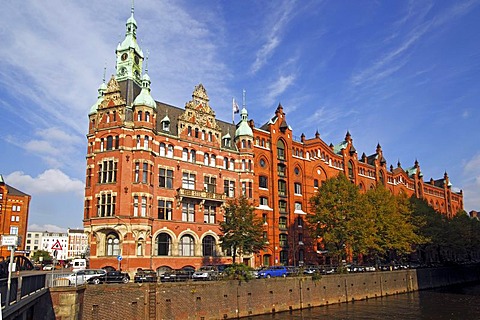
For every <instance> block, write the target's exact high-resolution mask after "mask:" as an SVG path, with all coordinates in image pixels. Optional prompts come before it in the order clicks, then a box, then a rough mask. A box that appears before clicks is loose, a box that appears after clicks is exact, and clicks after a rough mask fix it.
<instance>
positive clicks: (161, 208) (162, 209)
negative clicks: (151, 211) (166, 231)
mask: <svg viewBox="0 0 480 320" xmlns="http://www.w3.org/2000/svg"><path fill="white" fill-rule="evenodd" d="M172 211H173V202H172V201H168V200H158V219H162V220H172Z"/></svg>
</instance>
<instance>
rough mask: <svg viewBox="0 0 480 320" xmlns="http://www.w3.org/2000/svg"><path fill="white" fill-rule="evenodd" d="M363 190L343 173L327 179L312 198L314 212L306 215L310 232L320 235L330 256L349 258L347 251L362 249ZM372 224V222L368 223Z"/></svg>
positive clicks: (363, 230) (364, 230) (316, 235)
mask: <svg viewBox="0 0 480 320" xmlns="http://www.w3.org/2000/svg"><path fill="white" fill-rule="evenodd" d="M359 198H360V193H359V190H358V188H357V187H356V186H355V185H354V184H352V183H351V182H350V181H349V180H348V179H347V178H346V177H345V176H344V175H343V174H339V175H338V176H336V177H334V178H331V179H327V180H326V181H325V182H324V183H323V184H322V186H321V187H320V188H319V189H318V192H316V194H315V195H314V196H313V197H312V198H311V199H310V205H311V208H312V211H313V214H311V215H308V216H307V221H308V223H309V228H310V232H311V233H312V235H313V236H315V237H317V238H320V239H321V241H322V242H323V244H324V247H325V249H326V250H327V251H328V253H327V254H328V255H329V256H331V257H336V258H337V259H338V260H340V258H346V256H347V250H349V249H351V250H356V251H363V249H364V245H363V244H362V242H361V241H364V240H365V238H364V235H365V234H366V233H367V232H366V230H367V229H368V228H364V226H363V225H362V221H366V220H368V219H364V217H362V216H361V215H362V211H361V210H360V205H359V204H360V199H359ZM368 226H369V227H370V226H371V225H370V224H368Z"/></svg>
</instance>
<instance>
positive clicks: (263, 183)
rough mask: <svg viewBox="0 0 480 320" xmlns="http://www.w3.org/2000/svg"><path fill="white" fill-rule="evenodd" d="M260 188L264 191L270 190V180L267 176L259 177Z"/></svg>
mask: <svg viewBox="0 0 480 320" xmlns="http://www.w3.org/2000/svg"><path fill="white" fill-rule="evenodd" d="M258 186H259V187H260V188H263V189H268V178H267V177H266V176H259V177H258Z"/></svg>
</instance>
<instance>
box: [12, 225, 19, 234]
mask: <svg viewBox="0 0 480 320" xmlns="http://www.w3.org/2000/svg"><path fill="white" fill-rule="evenodd" d="M10 234H18V227H10Z"/></svg>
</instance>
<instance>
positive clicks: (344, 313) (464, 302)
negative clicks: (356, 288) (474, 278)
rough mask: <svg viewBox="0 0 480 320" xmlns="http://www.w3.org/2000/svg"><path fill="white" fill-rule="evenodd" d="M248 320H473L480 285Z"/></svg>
mask: <svg viewBox="0 0 480 320" xmlns="http://www.w3.org/2000/svg"><path fill="white" fill-rule="evenodd" d="M248 319H251V320H266V319H269V320H271V319H275V320H287V319H288V320H291V319H295V320H299V319H301V320H311V319H315V320H322V319H326V320H327V319H328V320H340V319H342V320H343V319H358V320H361V319H362V320H363V319H365V320H386V319H388V320H390V319H399V320H417V319H432V320H456V319H461V320H476V319H480V283H476V284H469V285H458V286H450V287H446V288H441V289H435V290H424V291H418V292H413V293H405V294H400V295H394V296H388V297H382V298H375V299H369V300H365V301H356V302H354V303H343V304H337V305H329V306H324V307H315V308H311V309H307V310H302V311H292V312H283V313H276V314H274V315H262V316H254V317H250V318H248Z"/></svg>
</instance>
